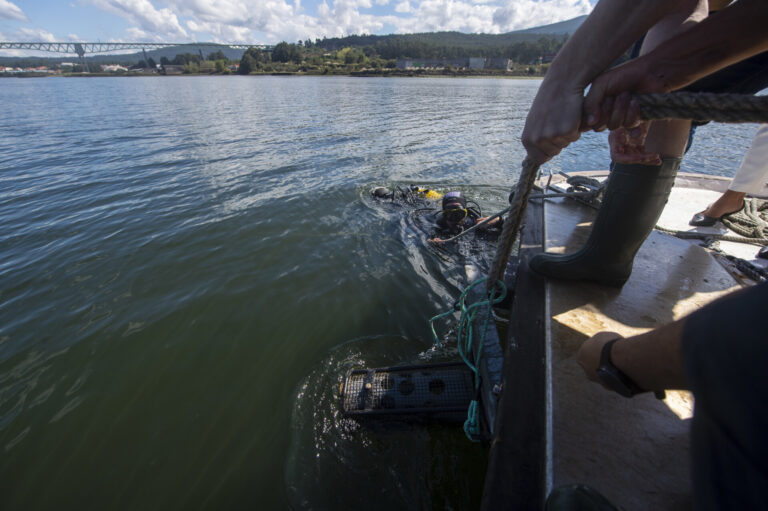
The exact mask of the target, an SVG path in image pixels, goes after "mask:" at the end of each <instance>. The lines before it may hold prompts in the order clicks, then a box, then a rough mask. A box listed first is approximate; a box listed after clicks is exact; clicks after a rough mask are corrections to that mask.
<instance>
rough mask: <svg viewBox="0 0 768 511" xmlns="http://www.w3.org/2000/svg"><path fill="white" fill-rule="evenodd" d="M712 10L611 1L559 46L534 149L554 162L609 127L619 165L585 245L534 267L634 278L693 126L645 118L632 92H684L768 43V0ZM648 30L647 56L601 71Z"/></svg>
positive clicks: (533, 120) (617, 281) (530, 143)
mask: <svg viewBox="0 0 768 511" xmlns="http://www.w3.org/2000/svg"><path fill="white" fill-rule="evenodd" d="M706 11H707V4H706V2H696V1H689V0H680V1H667V2H653V1H636V2H627V1H624V0H602V1H601V2H599V3H598V4H597V6H596V7H595V9H594V11H593V13H592V14H591V15H590V16H589V17H588V18H587V20H585V22H584V23H583V24H582V26H581V27H580V28H579V30H577V32H576V33H575V34H574V35H573V36H572V37H571V39H569V41H568V43H566V45H565V46H564V47H563V49H562V50H561V51H560V53H558V56H557V57H556V59H555V61H553V63H552V66H551V67H550V69H549V71H548V72H547V75H546V77H545V78H544V80H543V82H542V84H541V87H540V89H539V92H538V93H537V95H536V99H535V100H534V103H533V105H532V107H531V110H530V112H529V114H528V117H527V119H526V124H525V128H524V130H523V136H522V141H523V144H524V146H525V148H526V150H527V152H528V156H529V158H531V159H532V160H533V161H534V162H535V163H538V164H541V163H544V162H546V161H547V160H549V159H550V158H552V157H553V156H555V155H556V154H558V153H559V152H560V151H561V150H562V149H563V148H564V147H566V146H567V145H568V144H570V143H571V142H573V141H574V140H576V139H578V138H579V134H580V132H581V131H586V130H590V129H594V130H596V131H601V130H603V129H605V128H606V127H607V128H609V129H611V130H612V133H611V137H610V140H611V155H612V158H613V160H614V165H613V167H614V171H613V172H612V174H611V178H610V179H609V180H608V186H607V188H606V191H605V198H604V200H603V207H602V208H601V209H600V211H599V212H598V216H597V218H596V219H595V222H594V223H593V229H592V232H591V233H590V237H589V239H588V240H587V242H586V244H585V245H584V247H582V248H581V249H580V250H579V251H577V252H576V253H573V254H567V255H554V254H540V255H537V256H535V257H534V258H532V259H531V261H530V262H529V266H530V268H531V269H532V270H534V271H536V272H537V273H540V274H543V275H545V276H547V277H551V278H558V279H585V280H593V281H597V282H599V283H602V284H606V285H613V286H621V285H623V284H624V283H625V282H626V280H627V279H628V278H629V276H630V274H631V272H632V264H633V261H634V256H635V254H636V253H637V251H638V250H639V248H640V246H641V245H642V243H643V241H644V240H645V239H646V237H647V236H648V235H649V234H650V232H651V231H652V230H653V227H654V225H655V224H656V221H657V220H658V217H659V216H660V214H661V211H662V210H663V208H664V205H665V204H666V201H667V198H668V196H669V192H670V190H671V188H672V184H673V181H674V177H675V175H676V174H677V170H678V168H679V166H680V161H681V156H682V154H683V151H684V149H685V147H686V144H687V141H688V134H689V131H690V123H689V122H688V121H654V122H652V123H640V122H639V113H638V107H637V106H636V105H635V104H634V103H633V102H631V101H630V95H629V93H630V92H668V91H671V90H676V89H679V88H681V87H683V86H686V85H689V84H691V83H693V82H694V81H696V80H698V79H699V78H701V77H702V76H705V75H707V74H709V73H711V72H713V71H715V70H718V69H720V68H722V67H725V66H727V65H729V64H732V63H733V62H735V61H738V60H740V59H743V58H745V57H748V56H752V55H755V54H757V53H759V52H761V51H764V50H765V49H766V47H767V45H766V44H765V41H764V38H765V34H764V32H765V31H764V28H763V27H764V22H765V14H766V13H765V11H766V3H765V2H763V1H762V0H740V1H739V2H737V3H736V4H734V5H731V6H729V7H727V8H725V9H723V10H722V11H721V12H720V13H719V14H718V15H717V16H713V17H712V18H707V19H706V20H704V21H702V22H701V23H699V20H701V19H703V18H704V17H705V16H706ZM734 20H736V21H734ZM617 27H618V29H617ZM702 29H703V30H702ZM643 34H646V36H645V40H644V43H643V49H642V52H641V53H642V54H641V56H640V57H639V58H637V59H635V60H633V61H630V62H628V63H626V64H623V65H621V66H618V67H617V68H614V69H613V70H611V71H608V72H606V73H604V74H602V75H600V73H601V72H603V71H604V70H605V69H606V68H607V67H608V66H609V65H610V64H611V63H612V62H613V60H614V59H615V58H617V57H618V56H619V54H620V53H621V52H622V51H623V49H624V48H627V47H629V46H630V45H631V44H632V42H633V41H634V40H635V39H637V38H639V37H640V36H641V35H643ZM701 34H704V35H703V37H702V36H701ZM734 34H738V35H739V37H738V38H737V37H735V36H734ZM704 46H707V48H703V47H704ZM702 49H703V50H705V51H701V50H702ZM617 70H622V71H621V72H620V74H617ZM598 75H600V78H598V79H596V77H597V76H598ZM628 76H632V78H631V80H629V81H628V80H627V77H628ZM587 85H590V90H589V93H588V94H587V96H586V98H584V97H583V93H584V90H585V87H586V86H587ZM582 111H584V113H585V114H586V115H585V119H586V121H585V122H582ZM620 128H628V129H626V130H620Z"/></svg>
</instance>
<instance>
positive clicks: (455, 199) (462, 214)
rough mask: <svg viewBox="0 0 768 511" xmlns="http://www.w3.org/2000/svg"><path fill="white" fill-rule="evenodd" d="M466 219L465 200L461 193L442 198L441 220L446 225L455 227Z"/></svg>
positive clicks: (453, 193)
mask: <svg viewBox="0 0 768 511" xmlns="http://www.w3.org/2000/svg"><path fill="white" fill-rule="evenodd" d="M466 217H467V199H465V198H464V195H463V194H462V193H461V192H448V193H446V194H445V195H444V196H443V218H444V219H445V222H446V223H447V224H448V225H457V224H459V223H461V221H462V220H464V219H465V218H466Z"/></svg>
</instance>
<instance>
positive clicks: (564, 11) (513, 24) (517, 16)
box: [493, 0, 592, 32]
mask: <svg viewBox="0 0 768 511" xmlns="http://www.w3.org/2000/svg"><path fill="white" fill-rule="evenodd" d="M591 11H592V5H591V4H590V3H589V0H546V1H539V0H506V2H505V4H504V6H503V7H499V8H498V9H497V10H496V11H495V12H494V14H493V24H494V25H495V26H496V27H498V30H499V31H500V32H510V31H512V30H519V29H523V28H530V27H536V26H541V25H548V24H550V23H557V22H558V21H565V20H569V19H572V18H576V17H577V16H582V15H584V14H589V13H590V12H591Z"/></svg>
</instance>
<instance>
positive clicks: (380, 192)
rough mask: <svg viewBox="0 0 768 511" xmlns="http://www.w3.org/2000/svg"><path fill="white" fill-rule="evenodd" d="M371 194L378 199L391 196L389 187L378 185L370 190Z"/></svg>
mask: <svg viewBox="0 0 768 511" xmlns="http://www.w3.org/2000/svg"><path fill="white" fill-rule="evenodd" d="M371 195H373V196H374V197H377V198H379V199H389V198H390V197H392V192H390V191H389V188H384V187H383V186H379V187H376V188H374V189H373V190H371Z"/></svg>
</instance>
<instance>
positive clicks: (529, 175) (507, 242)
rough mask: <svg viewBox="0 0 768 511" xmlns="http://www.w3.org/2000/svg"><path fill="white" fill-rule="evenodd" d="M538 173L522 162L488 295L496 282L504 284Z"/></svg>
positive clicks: (528, 163) (497, 251)
mask: <svg viewBox="0 0 768 511" xmlns="http://www.w3.org/2000/svg"><path fill="white" fill-rule="evenodd" d="M538 172H539V166H538V165H536V164H535V163H533V162H532V161H531V160H530V159H529V158H525V159H524V160H523V170H522V172H521V173H520V180H519V181H518V182H517V190H516V191H515V195H514V198H513V199H512V204H510V206H509V216H508V217H507V218H508V219H509V220H507V221H506V222H504V227H503V228H502V230H501V238H500V240H499V247H498V248H497V249H496V259H494V261H493V266H492V267H491V272H490V273H489V277H490V278H489V279H488V281H486V290H487V291H488V292H489V293H490V292H491V291H492V290H493V288H494V286H495V285H496V282H497V281H499V280H500V281H502V282H504V272H505V271H506V269H507V261H509V256H510V255H511V254H512V246H513V245H514V244H515V239H516V238H517V233H518V231H519V230H520V224H521V223H522V221H523V218H525V208H526V207H527V206H528V198H529V197H530V195H531V190H532V189H533V183H534V181H536V174H537V173H538Z"/></svg>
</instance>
